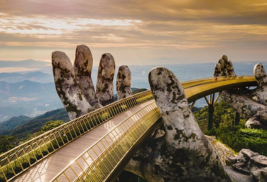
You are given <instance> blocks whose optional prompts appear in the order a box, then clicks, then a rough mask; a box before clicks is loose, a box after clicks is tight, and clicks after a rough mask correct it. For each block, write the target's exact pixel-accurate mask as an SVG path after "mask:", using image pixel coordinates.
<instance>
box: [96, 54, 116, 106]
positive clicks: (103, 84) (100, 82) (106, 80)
mask: <svg viewBox="0 0 267 182" xmlns="http://www.w3.org/2000/svg"><path fill="white" fill-rule="evenodd" d="M114 72H115V61H114V58H113V56H112V55H111V54H109V53H105V54H103V55H102V57H101V60H100V63H99V67H98V74H97V85H96V95H97V97H98V99H99V101H100V103H101V104H102V105H107V104H110V103H111V102H113V97H114V92H113V78H114Z"/></svg>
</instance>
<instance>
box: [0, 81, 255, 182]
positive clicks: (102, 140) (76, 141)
mask: <svg viewBox="0 0 267 182" xmlns="http://www.w3.org/2000/svg"><path fill="white" fill-rule="evenodd" d="M256 85H257V84H256V80H255V78H254V77H252V76H241V77H234V78H218V80H217V81H215V80H214V78H205V79H200V80H193V81H187V82H183V83H182V86H183V87H184V89H185V93H186V96H187V99H188V102H189V103H192V104H191V107H193V105H194V103H195V101H196V100H197V99H199V98H202V97H204V98H205V100H206V101H207V103H208V105H209V107H212V106H213V105H214V103H216V102H217V100H218V98H219V96H220V94H218V96H217V97H216V98H215V93H217V92H221V91H222V90H227V89H231V88H238V87H245V86H256ZM207 96H208V97H207ZM160 123H161V115H160V113H159V110H158V108H157V106H156V103H155V101H154V99H153V95H152V93H151V91H149V90H148V91H144V92H142V93H139V94H135V95H132V96H130V97H127V98H125V99H122V100H119V101H116V102H114V103H112V104H109V105H107V106H105V107H103V108H100V109H98V110H95V111H93V112H90V113H88V114H86V115H84V116H81V117H79V118H77V119H75V120H72V121H70V122H68V123H65V124H63V125H61V126H59V127H57V128H55V129H53V130H51V131H48V132H46V133H44V134H42V135H40V136H38V137H35V138H33V139H31V140H30V141H27V142H25V143H23V144H21V145H19V146H17V147H15V148H13V149H12V150H10V151H8V152H6V153H4V154H1V155H0V182H1V181H20V182H26V181H27V182H30V181H34V182H38V181H40V182H44V181H53V182H60V181H64V182H65V181H88V182H95V181H100V182H101V181H114V180H115V179H116V177H117V176H118V175H119V174H120V172H121V171H122V170H123V168H124V166H125V165H126V164H127V163H128V161H129V160H130V159H131V157H132V155H133V154H135V152H136V151H137V150H138V148H139V147H140V146H141V145H142V144H143V143H144V141H145V139H146V138H147V137H149V136H150V135H151V134H152V132H153V131H154V130H155V129H156V127H157V126H158V125H159V124H160ZM211 124H212V122H211Z"/></svg>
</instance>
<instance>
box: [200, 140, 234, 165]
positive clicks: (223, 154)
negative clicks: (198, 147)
mask: <svg viewBox="0 0 267 182" xmlns="http://www.w3.org/2000/svg"><path fill="white" fill-rule="evenodd" d="M205 137H206V138H207V139H208V140H209V141H210V143H211V144H212V146H213V148H214V149H215V151H216V153H217V154H218V156H219V158H220V161H221V162H222V164H223V165H224V166H225V165H226V162H225V161H226V160H227V159H228V158H229V157H235V154H234V151H233V150H231V149H229V148H228V147H226V146H225V145H224V144H223V143H221V142H219V141H218V140H216V139H215V137H213V136H206V135H205Z"/></svg>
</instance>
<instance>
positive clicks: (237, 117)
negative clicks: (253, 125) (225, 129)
mask: <svg viewBox="0 0 267 182" xmlns="http://www.w3.org/2000/svg"><path fill="white" fill-rule="evenodd" d="M239 121H240V114H239V113H238V112H235V120H234V126H237V125H239Z"/></svg>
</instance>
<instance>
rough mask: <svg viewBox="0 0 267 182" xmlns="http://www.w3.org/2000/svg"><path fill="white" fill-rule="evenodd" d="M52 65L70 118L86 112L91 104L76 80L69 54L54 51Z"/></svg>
mask: <svg viewBox="0 0 267 182" xmlns="http://www.w3.org/2000/svg"><path fill="white" fill-rule="evenodd" d="M52 65H53V74H54V80H55V86H56V90H57V93H58V96H59V97H60V99H61V101H62V103H63V105H64V106H65V108H66V110H67V112H68V115H69V117H70V119H75V118H77V117H79V116H82V115H84V114H86V113H87V112H88V109H90V108H91V105H90V104H89V103H88V102H87V100H86V98H85V97H84V95H83V93H82V91H81V88H80V85H79V83H78V82H77V81H76V80H75V77H74V70H73V67H72V64H71V62H70V59H69V58H68V56H67V55H66V54H65V53H64V52H60V51H55V52H53V53H52Z"/></svg>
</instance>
